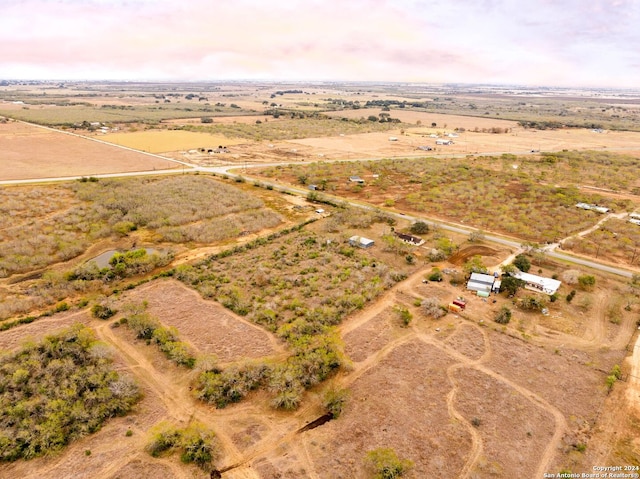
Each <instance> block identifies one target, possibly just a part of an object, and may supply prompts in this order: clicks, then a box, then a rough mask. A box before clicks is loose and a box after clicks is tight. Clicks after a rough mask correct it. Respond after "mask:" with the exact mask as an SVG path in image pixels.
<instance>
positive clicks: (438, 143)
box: [436, 139, 453, 145]
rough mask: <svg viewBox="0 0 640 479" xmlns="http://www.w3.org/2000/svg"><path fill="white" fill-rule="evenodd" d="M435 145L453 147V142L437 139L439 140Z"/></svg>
mask: <svg viewBox="0 0 640 479" xmlns="http://www.w3.org/2000/svg"><path fill="white" fill-rule="evenodd" d="M436 145H453V141H452V140H443V139H439V140H436Z"/></svg>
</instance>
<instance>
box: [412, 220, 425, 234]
mask: <svg viewBox="0 0 640 479" xmlns="http://www.w3.org/2000/svg"><path fill="white" fill-rule="evenodd" d="M409 231H411V233H413V234H414V235H423V234H427V233H428V232H429V225H428V224H427V223H425V222H424V221H416V222H415V223H413V224H412V225H411V228H410V229H409Z"/></svg>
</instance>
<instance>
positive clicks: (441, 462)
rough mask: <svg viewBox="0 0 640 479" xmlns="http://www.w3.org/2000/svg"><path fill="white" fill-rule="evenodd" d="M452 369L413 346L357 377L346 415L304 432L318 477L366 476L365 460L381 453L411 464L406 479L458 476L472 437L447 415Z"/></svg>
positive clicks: (440, 355)
mask: <svg viewBox="0 0 640 479" xmlns="http://www.w3.org/2000/svg"><path fill="white" fill-rule="evenodd" d="M451 364H452V361H451V359H450V358H449V357H448V356H447V355H446V354H443V353H442V352H441V351H438V350H436V349H435V348H432V347H429V346H426V345H425V344H423V343H421V342H420V341H417V340H413V341H411V342H409V343H407V344H404V345H402V346H399V347H397V348H396V349H395V350H393V351H392V352H391V353H390V354H389V355H388V356H387V357H386V358H384V359H383V360H382V361H380V363H378V364H377V365H376V366H374V367H373V368H372V369H370V370H368V371H366V372H365V373H364V374H363V375H362V376H360V377H359V378H358V379H357V380H356V381H355V382H354V383H353V385H352V386H351V388H350V390H351V395H350V398H349V401H348V403H347V406H346V408H345V411H344V412H343V414H342V415H341V416H340V417H339V418H338V419H336V420H333V421H330V422H328V423H327V424H325V425H323V426H321V427H318V428H316V429H314V430H312V431H309V432H308V433H305V434H308V436H307V437H308V440H309V443H308V451H309V457H310V458H311V459H312V460H313V463H314V468H315V471H316V472H317V475H318V477H323V478H325V477H327V478H328V477H366V476H365V466H364V457H365V454H366V452H367V451H369V450H372V449H375V448H379V447H391V448H393V449H395V451H396V452H397V453H398V455H399V456H401V457H404V458H408V459H410V460H412V461H414V463H415V466H414V468H413V470H412V473H411V474H409V475H408V477H415V478H423V477H457V475H458V473H459V472H460V471H461V470H462V468H463V467H464V464H465V462H466V459H467V455H468V453H469V451H470V448H471V438H470V436H469V433H468V431H467V430H466V428H465V427H464V426H463V425H461V424H459V423H457V422H455V421H452V418H451V417H450V415H449V413H448V408H447V401H446V397H445V393H446V391H447V390H448V389H450V383H449V381H448V378H447V374H446V369H447V367H449V366H450V365H451Z"/></svg>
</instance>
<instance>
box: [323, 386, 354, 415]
mask: <svg viewBox="0 0 640 479" xmlns="http://www.w3.org/2000/svg"><path fill="white" fill-rule="evenodd" d="M348 396H349V391H348V390H346V389H338V388H336V387H335V386H331V387H329V388H328V389H327V390H326V392H325V393H324V397H323V400H322V403H323V405H324V408H325V409H326V410H327V412H328V413H330V414H331V415H332V416H333V417H334V418H338V417H340V414H342V410H343V408H344V404H345V403H346V402H347V398H348Z"/></svg>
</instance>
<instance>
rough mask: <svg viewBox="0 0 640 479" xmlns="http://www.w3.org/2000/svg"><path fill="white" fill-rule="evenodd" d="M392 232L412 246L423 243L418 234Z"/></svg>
mask: <svg viewBox="0 0 640 479" xmlns="http://www.w3.org/2000/svg"><path fill="white" fill-rule="evenodd" d="M394 234H395V235H396V236H397V237H398V238H399V239H401V240H402V241H404V242H405V243H408V244H411V245H414V246H421V245H423V244H424V240H423V239H422V238H420V237H419V236H413V235H409V234H406V233H398V232H395V233H394Z"/></svg>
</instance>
